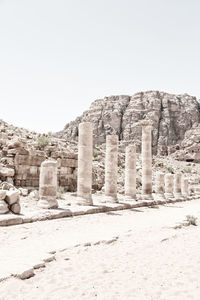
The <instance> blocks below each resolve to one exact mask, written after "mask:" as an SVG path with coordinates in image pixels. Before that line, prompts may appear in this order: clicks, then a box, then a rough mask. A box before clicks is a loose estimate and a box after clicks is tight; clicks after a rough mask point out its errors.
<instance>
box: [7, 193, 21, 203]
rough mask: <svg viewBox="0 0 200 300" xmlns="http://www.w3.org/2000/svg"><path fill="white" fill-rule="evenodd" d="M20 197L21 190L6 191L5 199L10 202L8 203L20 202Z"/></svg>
mask: <svg viewBox="0 0 200 300" xmlns="http://www.w3.org/2000/svg"><path fill="white" fill-rule="evenodd" d="M19 199H20V196H19V191H17V190H14V191H12V190H10V191H6V198H5V201H6V202H7V203H8V205H12V204H14V203H17V202H19Z"/></svg>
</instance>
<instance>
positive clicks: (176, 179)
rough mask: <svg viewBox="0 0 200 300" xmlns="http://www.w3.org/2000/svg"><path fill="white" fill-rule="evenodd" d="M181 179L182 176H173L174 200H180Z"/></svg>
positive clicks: (178, 174)
mask: <svg viewBox="0 0 200 300" xmlns="http://www.w3.org/2000/svg"><path fill="white" fill-rule="evenodd" d="M181 179H182V175H181V174H180V173H177V174H174V197H175V199H180V198H182V194H181Z"/></svg>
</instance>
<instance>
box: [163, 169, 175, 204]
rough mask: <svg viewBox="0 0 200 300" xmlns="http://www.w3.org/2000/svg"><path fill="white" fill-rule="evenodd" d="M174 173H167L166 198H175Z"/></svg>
mask: <svg viewBox="0 0 200 300" xmlns="http://www.w3.org/2000/svg"><path fill="white" fill-rule="evenodd" d="M173 193H174V174H165V198H166V199H169V198H174V194H173Z"/></svg>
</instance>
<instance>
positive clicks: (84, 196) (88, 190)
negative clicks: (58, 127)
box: [75, 122, 93, 205]
mask: <svg viewBox="0 0 200 300" xmlns="http://www.w3.org/2000/svg"><path fill="white" fill-rule="evenodd" d="M92 159H93V124H92V123H90V122H84V123H80V124H79V138H78V174H77V176H78V177H77V197H76V200H75V204H78V205H93V202H92Z"/></svg>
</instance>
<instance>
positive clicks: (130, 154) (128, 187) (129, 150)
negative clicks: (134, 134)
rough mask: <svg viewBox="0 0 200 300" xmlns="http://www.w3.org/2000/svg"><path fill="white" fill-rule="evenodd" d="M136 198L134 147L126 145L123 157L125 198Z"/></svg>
mask: <svg viewBox="0 0 200 300" xmlns="http://www.w3.org/2000/svg"><path fill="white" fill-rule="evenodd" d="M135 199H136V147H135V146H134V145H130V146H127V147H126V158H125V200H135Z"/></svg>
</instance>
